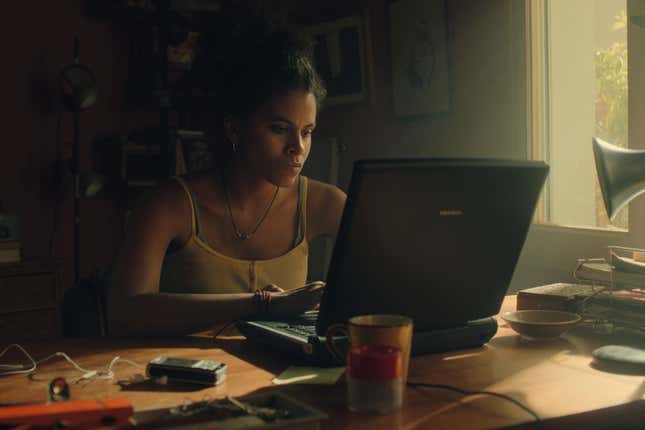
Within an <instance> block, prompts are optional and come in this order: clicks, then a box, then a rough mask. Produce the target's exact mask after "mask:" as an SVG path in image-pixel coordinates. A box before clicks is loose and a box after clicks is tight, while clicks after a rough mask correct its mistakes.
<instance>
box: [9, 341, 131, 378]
mask: <svg viewBox="0 0 645 430" xmlns="http://www.w3.org/2000/svg"><path fill="white" fill-rule="evenodd" d="M10 348H18V349H20V350H21V351H22V352H23V353H24V354H25V355H26V356H27V358H28V359H29V360H30V361H31V363H32V365H31V367H30V368H29V369H25V368H24V365H22V364H0V376H6V375H16V374H20V373H32V372H34V371H35V370H36V367H38V364H40V363H43V362H45V361H48V360H51V359H52V358H55V357H63V358H64V359H65V360H67V361H68V362H69V363H71V364H72V365H73V366H74V367H75V368H76V370H78V371H79V372H82V373H83V376H81V377H80V378H78V379H77V380H76V382H78V381H80V380H84V379H91V378H98V379H112V378H114V372H113V371H112V367H114V365H115V364H116V363H118V362H119V361H122V362H124V363H128V364H130V365H132V366H135V367H138V368H140V369H142V368H143V366H141V365H140V364H138V363H135V362H134V361H131V360H126V359H124V358H121V357H119V356H117V357H114V358H113V359H112V361H111V362H110V364H108V365H107V366H106V367H103V368H102V369H98V370H88V369H84V368H82V367H81V366H79V365H78V364H77V363H76V362H75V361H74V360H72V359H71V357H70V356H68V355H67V354H65V353H64V352H55V353H53V354H51V355H49V356H47V357H45V358H43V359H41V360H38V361H36V360H34V358H33V357H32V356H31V355H29V353H28V352H27V351H25V349H24V348H23V347H22V346H20V345H18V344H17V343H13V344H11V345H9V346H7V347H6V348H5V349H4V350H2V352H0V357H2V356H3V355H4V354H5V353H6V352H7V351H8V350H9V349H10Z"/></svg>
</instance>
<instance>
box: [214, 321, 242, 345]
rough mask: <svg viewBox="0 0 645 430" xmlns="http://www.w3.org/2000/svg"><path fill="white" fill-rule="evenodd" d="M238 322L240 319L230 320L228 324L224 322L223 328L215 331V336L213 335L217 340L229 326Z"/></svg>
mask: <svg viewBox="0 0 645 430" xmlns="http://www.w3.org/2000/svg"><path fill="white" fill-rule="evenodd" d="M237 322H238V320H233V321H230V322H227V323H226V324H224V327H222V328H221V329H219V330H218V331H217V333H215V336H213V340H216V339H217V338H218V337H219V335H220V334H222V333H223V332H224V330H226V329H227V328H229V327H230V326H232V325H233V324H236V323H237Z"/></svg>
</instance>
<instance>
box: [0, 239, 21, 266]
mask: <svg viewBox="0 0 645 430" xmlns="http://www.w3.org/2000/svg"><path fill="white" fill-rule="evenodd" d="M18 262H20V241H18V240H0V264H3V263H4V264H6V263H18Z"/></svg>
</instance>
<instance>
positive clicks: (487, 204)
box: [316, 159, 548, 334]
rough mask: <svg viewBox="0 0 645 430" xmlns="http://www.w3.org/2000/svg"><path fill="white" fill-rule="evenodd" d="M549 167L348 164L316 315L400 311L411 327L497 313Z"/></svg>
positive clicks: (322, 318)
mask: <svg viewBox="0 0 645 430" xmlns="http://www.w3.org/2000/svg"><path fill="white" fill-rule="evenodd" d="M547 173H548V166H547V165H546V164H545V163H543V162H534V161H506V160H485V159H416V160H363V161H357V162H355V164H354V170H353V173H352V179H351V183H350V188H349V193H348V199H347V204H346V206H345V211H344V213H343V219H342V222H341V226H340V230H339V234H338V237H337V239H336V244H335V247H334V253H333V257H332V261H331V264H330V268H329V273H328V276H327V287H326V289H325V293H324V295H323V298H322V301H321V307H320V315H319V318H318V322H317V327H316V328H317V332H318V334H324V333H325V331H326V329H327V327H328V326H329V325H330V324H332V323H335V322H345V321H347V319H348V318H350V317H352V316H354V315H361V314H366V313H390V314H402V315H407V316H410V317H412V318H413V320H414V323H415V330H430V329H437V328H448V327H457V326H459V325H463V324H465V323H466V322H468V321H471V320H475V319H479V318H485V317H489V316H493V315H495V314H497V313H498V312H499V309H500V306H501V303H502V301H503V298H504V295H505V294H506V291H507V289H508V286H509V283H510V281H511V277H512V275H513V271H514V270H515V265H516V263H517V259H518V257H519V254H520V251H521V249H522V246H523V244H524V241H525V239H526V234H527V232H528V228H529V226H530V223H531V219H532V217H533V212H534V209H535V205H536V202H537V199H538V196H539V193H540V190H541V188H542V185H543V184H544V181H545V179H546V176H547Z"/></svg>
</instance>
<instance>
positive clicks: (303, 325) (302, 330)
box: [265, 311, 318, 338]
mask: <svg viewBox="0 0 645 430" xmlns="http://www.w3.org/2000/svg"><path fill="white" fill-rule="evenodd" d="M317 319H318V311H309V312H305V313H304V314H302V315H299V316H298V317H297V318H295V319H293V320H290V321H271V322H265V324H267V325H269V326H270V327H272V328H274V329H278V330H282V331H285V332H287V333H291V334H295V335H298V336H304V337H306V338H308V337H309V336H316V320H317Z"/></svg>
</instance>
